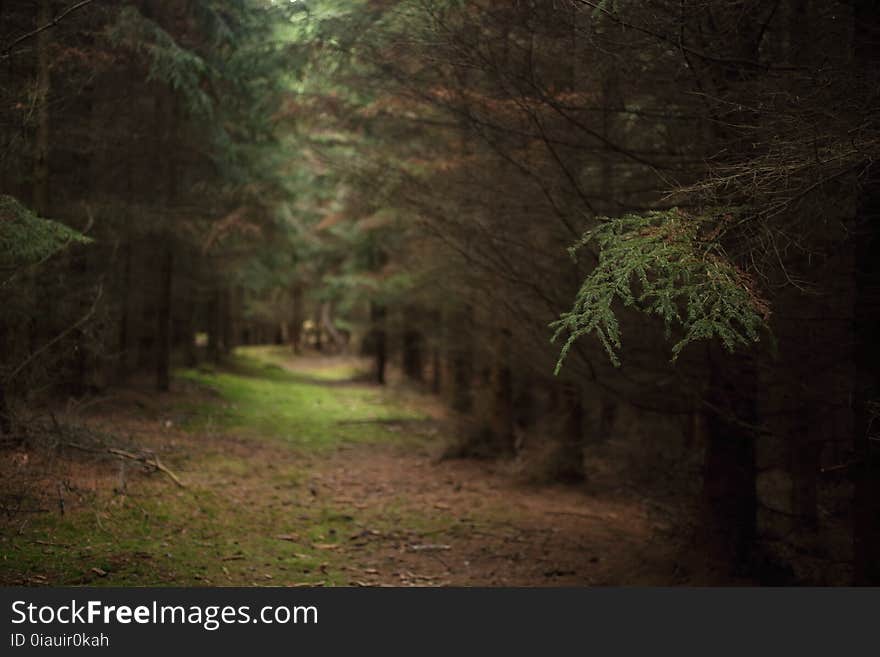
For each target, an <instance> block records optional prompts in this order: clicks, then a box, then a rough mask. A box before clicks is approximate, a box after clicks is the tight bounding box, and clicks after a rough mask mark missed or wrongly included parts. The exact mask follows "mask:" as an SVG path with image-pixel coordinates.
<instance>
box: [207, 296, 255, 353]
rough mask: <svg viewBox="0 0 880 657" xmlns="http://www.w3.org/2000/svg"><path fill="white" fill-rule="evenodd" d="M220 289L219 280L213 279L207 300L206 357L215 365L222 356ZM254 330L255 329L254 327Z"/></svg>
mask: <svg viewBox="0 0 880 657" xmlns="http://www.w3.org/2000/svg"><path fill="white" fill-rule="evenodd" d="M221 293H222V289H221V287H220V282H219V281H215V283H214V289H213V290H211V300H210V301H209V302H208V325H209V327H210V328H209V330H208V359H209V360H210V361H211V362H212V363H214V364H215V365H219V364H220V361H221V360H222V358H223V345H222V342H223V326H222V324H223V309H222V307H221V306H222V300H221V298H220V296H221ZM255 330H256V329H255Z"/></svg>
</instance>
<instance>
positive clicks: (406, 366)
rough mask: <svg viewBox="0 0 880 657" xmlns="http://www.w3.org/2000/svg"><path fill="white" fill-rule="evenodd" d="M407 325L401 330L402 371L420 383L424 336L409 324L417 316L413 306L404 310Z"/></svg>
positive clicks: (422, 376) (422, 377)
mask: <svg viewBox="0 0 880 657" xmlns="http://www.w3.org/2000/svg"><path fill="white" fill-rule="evenodd" d="M405 313H406V318H407V320H406V321H407V323H408V324H410V325H409V326H407V327H406V329H404V332H403V373H404V374H405V375H406V377H407V378H408V379H410V380H411V381H416V382H419V383H421V382H422V381H423V380H424V356H423V351H424V342H425V341H424V338H423V336H422V333H421V332H420V331H419V330H418V329H416V328H415V327H413V326H412V325H411V324H412V323H413V322H414V321H416V319H417V318H418V311H417V310H416V309H415V308H407V309H406V310H405Z"/></svg>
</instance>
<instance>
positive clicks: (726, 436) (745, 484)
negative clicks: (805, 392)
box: [703, 345, 758, 571]
mask: <svg viewBox="0 0 880 657" xmlns="http://www.w3.org/2000/svg"><path fill="white" fill-rule="evenodd" d="M709 351H710V354H711V356H710V360H709V367H710V383H709V393H708V402H709V408H710V412H709V415H708V436H707V445H706V455H705V467H704V473H703V495H704V504H705V507H704V508H705V521H704V531H705V539H706V542H707V547H708V549H709V551H710V556H711V557H713V558H714V559H717V560H718V561H720V562H724V563H728V564H730V565H731V566H732V568H733V569H734V570H735V571H743V570H744V569H745V568H746V567H747V565H748V563H749V560H750V558H751V556H752V548H753V544H754V540H755V537H756V535H757V494H756V483H757V481H756V477H757V472H756V460H755V427H756V424H757V421H758V412H757V406H756V401H757V399H756V395H757V373H756V370H755V363H754V360H753V356H751V355H749V354H737V355H736V356H735V357H730V356H729V355H728V354H723V353H721V347H719V346H718V345H711V346H710V348H709Z"/></svg>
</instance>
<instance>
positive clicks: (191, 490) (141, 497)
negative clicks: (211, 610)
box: [0, 347, 717, 586]
mask: <svg viewBox="0 0 880 657" xmlns="http://www.w3.org/2000/svg"><path fill="white" fill-rule="evenodd" d="M360 366H361V363H360V362H359V361H358V360H357V359H351V358H343V357H336V358H324V357H317V356H314V357H298V358H295V359H294V358H293V357H292V356H291V355H289V352H288V351H287V350H285V349H283V348H273V347H251V348H246V349H240V350H239V351H238V352H237V354H236V355H235V357H234V358H233V359H231V360H230V362H229V363H228V364H227V365H225V366H224V367H222V368H219V369H215V368H201V369H193V370H180V371H178V373H177V376H176V378H175V381H174V385H173V386H172V390H171V391H170V392H169V393H166V394H164V395H159V396H157V395H155V394H154V393H151V392H150V393H147V392H145V391H141V390H139V388H138V387H137V386H135V385H132V386H129V387H128V388H126V389H124V390H122V391H119V392H118V393H117V394H115V395H114V396H113V397H110V398H106V399H98V400H93V401H94V403H92V404H90V405H88V406H87V407H83V408H82V409H81V410H80V411H79V412H78V413H76V414H74V413H71V412H68V413H67V414H66V415H65V414H62V413H58V414H57V415H54V414H53V416H52V418H53V423H54V426H55V427H57V431H58V432H60V433H62V434H63V435H64V436H67V437H69V436H70V435H77V436H79V438H76V440H79V441H81V442H82V441H83V440H84V439H85V438H84V437H89V440H90V441H91V442H89V446H90V449H88V450H86V449H77V448H71V447H70V444H69V443H70V442H73V440H72V439H70V440H67V439H65V440H60V439H59V440H56V443H55V444H54V445H53V446H51V447H46V446H45V445H44V446H43V447H42V448H36V447H35V446H28V444H27V443H25V445H23V446H21V447H18V448H15V449H11V450H6V451H5V452H4V453H3V454H2V464H0V468H2V470H3V472H2V481H3V482H4V483H3V487H2V488H3V489H2V490H0V496H2V514H3V515H2V524H0V554H2V558H0V583H2V584H4V585H10V584H13V585H22V584H24V585H46V584H53V585H112V586H127V585H135V586H145V585H178V586H194V585H215V586H223V585H232V586H239V585H267V586H306V585H326V586H339V585H342V586H361V585H398V586H399V585H404V586H407V585H413V586H442V585H465V586H479V585H528V586H532V585H610V584H620V583H623V582H625V583H627V584H630V585H632V584H673V583H717V582H714V581H713V580H712V576H711V574H707V573H705V572H704V573H702V574H696V573H694V572H693V570H691V569H689V568H688V567H687V565H686V564H687V559H686V557H683V555H684V554H685V551H684V550H683V541H682V539H681V538H680V536H678V535H677V533H676V527H675V525H674V523H673V522H671V521H670V519H669V517H668V516H666V515H662V514H659V513H658V512H657V509H656V508H655V507H652V506H650V505H648V504H645V503H644V502H643V501H640V500H638V499H633V498H629V499H624V498H621V497H620V496H616V495H612V494H603V493H602V492H601V491H598V492H597V491H590V492H587V491H586V490H585V489H584V488H583V487H572V486H563V485H540V486H538V485H534V484H531V485H530V484H527V483H524V482H523V481H522V479H521V478H520V477H517V476H515V474H514V473H513V468H512V467H510V464H508V463H505V462H497V461H482V462H480V461H467V460H456V459H447V458H443V457H442V455H443V454H444V446H445V445H447V444H448V443H449V441H450V440H451V439H452V438H453V435H452V434H454V432H455V422H454V421H453V420H452V419H451V418H450V417H448V415H447V413H446V411H444V410H443V409H442V407H441V406H440V405H439V403H438V402H437V401H436V399H435V398H432V397H431V396H429V395H426V394H421V393H420V392H418V391H415V390H413V389H411V388H407V387H405V386H403V385H392V386H388V387H385V388H383V387H379V386H375V385H373V384H371V383H366V382H365V381H364V380H363V377H361V376H360ZM145 390H146V386H145ZM81 446H82V445H81ZM119 452H122V454H120V453H119ZM157 464H161V466H162V467H161V468H159V467H157Z"/></svg>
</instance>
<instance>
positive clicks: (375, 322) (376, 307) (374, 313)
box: [370, 301, 388, 384]
mask: <svg viewBox="0 0 880 657" xmlns="http://www.w3.org/2000/svg"><path fill="white" fill-rule="evenodd" d="M386 315H387V311H386V309H385V306H383V305H381V304H379V303H376V302H375V301H374V302H372V304H371V306H370V321H371V323H372V329H371V340H370V341H371V342H372V348H373V357H374V358H375V369H374V371H373V374H374V376H375V380H376V383H380V384H384V383H385V367H386V364H387V358H388V353H387V349H388V345H387V342H388V337H387V334H386V331H385V317H386Z"/></svg>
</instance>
